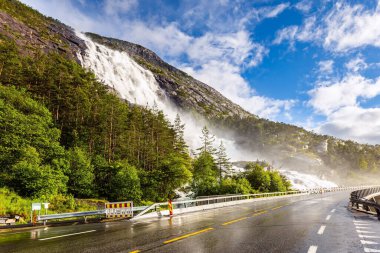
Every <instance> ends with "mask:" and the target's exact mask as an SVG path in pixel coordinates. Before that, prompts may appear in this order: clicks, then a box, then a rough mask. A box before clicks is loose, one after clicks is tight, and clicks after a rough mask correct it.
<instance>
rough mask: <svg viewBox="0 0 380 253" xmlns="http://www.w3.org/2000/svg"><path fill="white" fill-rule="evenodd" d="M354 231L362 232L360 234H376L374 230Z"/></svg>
mask: <svg viewBox="0 0 380 253" xmlns="http://www.w3.org/2000/svg"><path fill="white" fill-rule="evenodd" d="M356 232H358V233H362V234H376V233H375V232H372V231H364V230H356Z"/></svg>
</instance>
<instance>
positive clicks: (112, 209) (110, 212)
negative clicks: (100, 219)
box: [105, 201, 133, 218]
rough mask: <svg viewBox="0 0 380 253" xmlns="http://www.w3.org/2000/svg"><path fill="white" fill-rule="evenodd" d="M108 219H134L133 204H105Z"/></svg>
mask: <svg viewBox="0 0 380 253" xmlns="http://www.w3.org/2000/svg"><path fill="white" fill-rule="evenodd" d="M105 211H106V218H129V217H133V202H132V201H125V202H110V203H106V204H105Z"/></svg>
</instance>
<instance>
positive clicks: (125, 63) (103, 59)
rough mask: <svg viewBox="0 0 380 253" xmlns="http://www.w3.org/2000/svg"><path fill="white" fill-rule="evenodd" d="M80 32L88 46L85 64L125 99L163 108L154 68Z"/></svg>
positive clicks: (83, 59) (84, 65) (81, 57)
mask: <svg viewBox="0 0 380 253" xmlns="http://www.w3.org/2000/svg"><path fill="white" fill-rule="evenodd" d="M77 35H78V36H79V37H80V38H81V39H83V40H84V42H85V43H86V46H87V50H86V52H85V54H84V55H81V56H79V60H80V61H81V64H82V66H83V67H85V68H87V69H90V70H92V72H94V73H95V74H96V77H97V78H98V79H99V80H100V81H102V82H103V83H104V84H106V85H107V86H109V87H111V88H112V89H114V90H115V91H117V92H118V93H119V95H120V97H121V98H122V99H126V100H128V101H129V102H131V103H135V104H138V105H142V106H146V105H148V106H150V107H152V106H153V105H155V104H156V105H157V106H158V107H159V108H160V109H161V110H163V109H164V107H165V106H164V104H163V103H162V99H160V96H163V94H164V91H162V90H161V89H160V87H159V85H158V83H157V82H156V79H155V78H154V75H153V74H152V72H150V71H148V70H146V69H144V68H142V67H141V66H140V65H139V64H137V63H136V62H135V61H133V60H132V59H131V58H130V57H129V56H128V54H127V53H125V52H120V51H117V50H112V49H110V48H108V47H106V46H103V45H100V44H98V43H95V42H93V41H92V40H91V39H90V38H88V37H87V36H86V35H84V34H82V33H77Z"/></svg>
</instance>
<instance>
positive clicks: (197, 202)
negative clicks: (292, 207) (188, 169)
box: [37, 186, 380, 223]
mask: <svg viewBox="0 0 380 253" xmlns="http://www.w3.org/2000/svg"><path fill="white" fill-rule="evenodd" d="M370 187H372V188H374V187H379V189H380V186H353V187H333V188H313V189H307V190H303V191H288V192H268V193H258V194H246V195H223V196H217V197H210V198H209V197H205V198H204V197H200V198H198V199H190V200H182V201H174V202H172V205H173V207H174V208H188V207H194V206H203V205H212V204H217V203H224V202H231V201H239V200H249V199H256V198H268V197H274V196H285V195H300V194H317V193H324V192H335V191H346V190H358V189H366V188H370ZM167 206H168V203H167V202H162V203H154V204H152V205H150V206H136V207H135V206H134V207H133V212H134V213H136V212H139V213H138V214H137V215H135V216H134V218H135V217H140V216H142V215H144V214H146V213H148V212H151V211H157V210H158V209H161V208H167ZM94 215H105V209H102V210H95V211H86V212H73V213H60V214H48V215H39V216H38V217H37V221H44V223H46V221H48V220H57V219H66V218H73V217H84V218H85V220H86V219H87V217H88V216H94Z"/></svg>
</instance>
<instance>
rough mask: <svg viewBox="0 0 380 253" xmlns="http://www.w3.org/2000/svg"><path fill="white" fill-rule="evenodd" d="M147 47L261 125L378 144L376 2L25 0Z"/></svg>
mask: <svg viewBox="0 0 380 253" xmlns="http://www.w3.org/2000/svg"><path fill="white" fill-rule="evenodd" d="M21 1H22V2H24V3H26V4H27V5H29V6H31V7H33V8H35V9H37V10H39V11H40V12H42V13H43V14H45V15H47V16H51V17H53V18H56V19H59V20H60V21H62V22H63V23H66V24H68V25H70V26H71V27H73V28H75V29H77V30H79V31H83V32H87V31H89V32H94V33H98V34H100V35H103V36H108V37H114V38H118V39H122V40H127V41H130V42H134V43H138V44H140V45H143V46H145V47H147V48H149V49H151V50H153V51H154V52H156V53H157V54H158V55H159V56H160V57H161V58H162V59H164V60H165V61H167V62H168V63H170V64H172V65H173V66H175V67H177V68H179V69H182V70H184V71H185V72H187V73H188V74H190V75H192V76H193V77H195V78H197V79H199V80H201V81H203V82H205V83H207V84H208V85H210V86H212V87H214V88H215V89H217V90H218V91H219V92H221V93H222V94H223V95H224V96H226V97H227V98H229V99H231V100H232V101H233V102H235V103H237V104H239V105H241V106H242V107H243V108H244V109H246V110H248V111H249V112H251V113H254V114H256V115H258V116H260V117H263V118H267V119H271V120H274V121H278V122H285V123H289V124H294V125H298V126H301V127H304V128H305V129H307V130H311V131H314V132H317V133H321V134H327V135H333V136H336V137H338V138H342V139H351V140H354V141H357V142H360V143H369V144H380V96H379V95H380V0H379V1H373V0H366V1H354V0H348V1H330V0H318V1H312V0H300V1H270V0H257V1H244V0H236V1H232V0H214V1H213V0H183V1H168V0H141V1H139V0H64V1H62V0H49V1H48V0H21Z"/></svg>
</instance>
